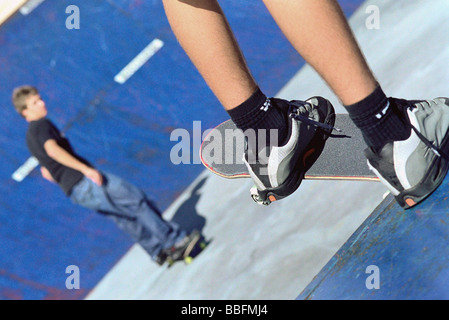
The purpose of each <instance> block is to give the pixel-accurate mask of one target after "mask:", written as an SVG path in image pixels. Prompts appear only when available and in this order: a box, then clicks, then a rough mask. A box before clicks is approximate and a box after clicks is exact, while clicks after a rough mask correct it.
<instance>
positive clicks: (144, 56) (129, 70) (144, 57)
mask: <svg viewBox="0 0 449 320" xmlns="http://www.w3.org/2000/svg"><path fill="white" fill-rule="evenodd" d="M163 46H164V42H162V41H161V40H159V39H154V40H153V41H151V43H150V44H149V45H148V46H147V47H146V48H145V49H143V51H142V52H141V53H139V54H138V55H137V56H136V57H135V58H134V59H133V60H132V61H131V62H130V63H129V64H128V65H127V66H126V67H125V68H124V69H123V70H122V71H120V72H119V74H117V75H116V76H115V77H114V81H115V82H118V83H120V84H124V83H125V82H126V81H127V80H128V79H129V78H131V77H132V76H133V74H134V73H136V72H137V70H139V69H140V68H141V67H142V66H143V65H144V64H145V63H146V62H147V61H148V60H150V58H151V57H152V56H154V55H155V53H156V52H158V51H159V49H161V48H162V47H163Z"/></svg>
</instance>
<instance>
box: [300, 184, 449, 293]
mask: <svg viewBox="0 0 449 320" xmlns="http://www.w3.org/2000/svg"><path fill="white" fill-rule="evenodd" d="M448 196H449V177H446V179H445V180H444V181H443V184H442V185H441V186H440V187H439V189H437V191H436V192H435V193H434V194H432V195H431V196H430V197H429V198H428V199H427V200H426V201H425V202H424V203H421V204H420V205H418V206H417V207H416V208H413V209H410V210H407V211H405V210H403V209H402V208H401V207H400V206H399V205H398V204H397V203H396V201H395V200H394V198H393V197H392V196H391V195H390V196H388V197H387V198H386V199H385V200H384V201H383V202H382V203H381V204H380V205H379V207H378V208H377V209H376V210H375V211H374V212H373V213H372V214H371V215H370V217H369V218H368V219H367V220H366V221H365V223H364V224H363V225H362V226H361V227H360V228H359V229H358V230H357V231H356V232H355V233H354V234H353V236H352V237H351V238H350V239H349V240H348V241H347V242H346V244H345V245H344V246H343V247H342V248H341V249H340V250H339V251H338V252H337V254H336V255H335V256H334V257H333V258H332V259H331V260H330V261H329V263H328V264H327V265H326V266H325V267H324V268H323V269H322V271H321V272H320V273H319V274H318V275H317V276H316V277H315V278H314V280H313V281H312V282H311V283H310V284H309V285H308V286H307V288H306V289H305V290H304V291H303V292H302V293H301V294H300V295H299V296H298V299H397V300H401V299H410V300H412V299H449V291H448V290H447V286H448V283H449V197H448Z"/></svg>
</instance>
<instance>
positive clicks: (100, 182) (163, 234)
mask: <svg viewBox="0 0 449 320" xmlns="http://www.w3.org/2000/svg"><path fill="white" fill-rule="evenodd" d="M12 100H13V104H14V107H15V109H16V110H17V112H18V113H19V114H20V115H21V116H22V117H24V118H25V120H26V121H27V122H28V123H29V126H28V130H27V134H26V142H27V145H28V148H29V150H30V152H31V154H32V155H33V156H34V157H36V158H37V160H38V161H39V164H40V165H41V173H42V176H43V177H44V178H45V179H47V180H49V181H51V182H54V183H57V184H58V185H59V186H60V187H61V189H62V190H63V191H64V193H65V194H66V195H67V196H68V197H70V199H71V200H72V202H73V203H75V204H79V205H81V206H83V207H86V208H89V209H92V210H95V211H97V212H99V213H102V214H104V215H107V216H109V217H111V218H112V219H113V220H114V222H115V223H116V224H117V226H118V227H120V228H121V229H122V230H124V231H125V232H127V233H128V234H130V235H131V237H132V238H133V239H134V240H135V241H136V242H138V243H139V244H140V245H141V246H142V247H143V248H144V249H145V250H146V251H147V252H148V254H149V255H150V256H151V257H152V259H153V260H154V261H156V262H157V263H158V264H160V265H162V264H163V263H164V262H165V261H167V260H168V259H169V260H171V261H172V260H180V259H182V258H183V257H184V256H186V255H188V254H189V252H188V251H189V250H191V248H192V247H193V246H194V245H195V243H196V242H197V241H198V240H199V238H200V235H199V233H198V232H196V231H194V232H192V233H191V234H190V235H187V233H186V232H185V231H183V230H181V229H180V227H179V226H178V225H176V224H174V223H172V222H168V221H165V220H164V219H163V218H162V215H161V212H160V211H159V210H158V209H157V207H156V206H155V205H154V204H153V203H152V202H151V200H149V199H148V197H147V196H146V195H145V193H144V192H143V191H142V190H140V189H138V188H137V187H135V186H134V185H132V184H130V183H128V182H126V181H124V180H123V179H121V178H119V177H117V176H115V175H112V174H109V173H105V172H100V171H98V170H97V169H95V168H94V167H93V166H92V165H91V164H90V163H89V162H88V161H87V160H85V159H83V158H82V157H80V156H79V155H77V154H76V153H75V152H74V150H73V149H72V147H71V145H70V143H69V141H68V139H67V138H65V137H64V136H63V134H61V132H60V131H59V130H58V128H56V126H55V125H54V124H53V123H52V122H51V121H50V120H49V119H48V118H47V113H48V111H47V108H46V105H45V102H44V101H43V100H42V98H41V96H40V95H39V92H38V90H37V89H36V88H34V87H32V86H21V87H18V88H16V89H15V90H14V92H13V97H12Z"/></svg>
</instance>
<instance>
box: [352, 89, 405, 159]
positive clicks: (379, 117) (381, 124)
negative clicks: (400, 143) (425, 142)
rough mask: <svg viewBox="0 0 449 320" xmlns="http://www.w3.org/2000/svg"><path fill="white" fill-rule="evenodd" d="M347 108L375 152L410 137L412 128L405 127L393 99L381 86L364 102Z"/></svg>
mask: <svg viewBox="0 0 449 320" xmlns="http://www.w3.org/2000/svg"><path fill="white" fill-rule="evenodd" d="M345 108H346V110H348V113H349V116H350V118H351V119H352V121H354V123H355V125H356V126H357V127H358V128H359V129H360V130H361V131H362V134H363V138H364V139H365V142H366V144H367V145H368V146H369V147H372V148H374V149H375V150H378V149H380V148H382V147H383V146H384V145H385V144H386V143H387V142H390V141H397V140H405V139H407V138H408V137H409V136H410V133H411V132H410V128H409V127H407V126H406V125H405V122H404V120H403V116H402V115H401V114H400V111H399V110H398V108H396V107H395V104H394V101H393V99H389V98H387V96H386V95H385V93H384V92H383V90H382V88H381V87H380V86H378V87H377V88H376V89H375V90H374V92H373V93H371V94H370V95H369V96H368V97H366V98H365V99H363V100H362V101H360V102H358V103H355V104H353V105H350V106H345Z"/></svg>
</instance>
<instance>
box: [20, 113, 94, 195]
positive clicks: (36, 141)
mask: <svg viewBox="0 0 449 320" xmlns="http://www.w3.org/2000/svg"><path fill="white" fill-rule="evenodd" d="M50 139H53V140H55V141H56V142H57V144H58V145H59V146H60V147H61V148H63V149H65V150H66V151H67V152H69V153H70V154H71V155H72V156H74V157H75V158H77V159H78V160H80V161H81V162H83V163H85V164H87V165H88V166H90V167H91V165H90V164H89V162H87V161H86V160H85V159H83V158H81V157H80V156H78V155H77V154H76V153H75V152H74V151H73V149H72V147H71V145H70V143H69V141H68V140H67V139H66V138H65V137H64V136H63V135H62V134H61V132H60V131H59V130H58V128H56V126H55V125H54V124H53V123H52V122H51V121H50V120H48V119H47V118H43V119H40V120H37V121H32V122H30V123H29V126H28V131H27V134H26V142H27V145H28V149H29V150H30V152H31V154H32V155H33V156H34V157H36V159H37V160H38V161H39V164H40V165H41V166H43V167H45V168H47V170H48V171H49V172H50V173H51V175H52V177H53V179H54V180H55V181H56V182H57V183H58V185H59V186H60V187H61V188H62V190H63V191H64V192H65V194H66V195H70V193H71V191H72V188H73V186H74V185H75V184H76V183H78V182H79V181H80V180H81V179H82V178H83V174H82V173H81V172H79V171H77V170H74V169H71V168H69V167H66V166H64V165H62V164H60V163H59V162H57V161H55V160H53V159H52V158H50V157H49V156H48V155H47V152H46V151H45V149H44V143H45V142H46V141H47V140H50Z"/></svg>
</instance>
